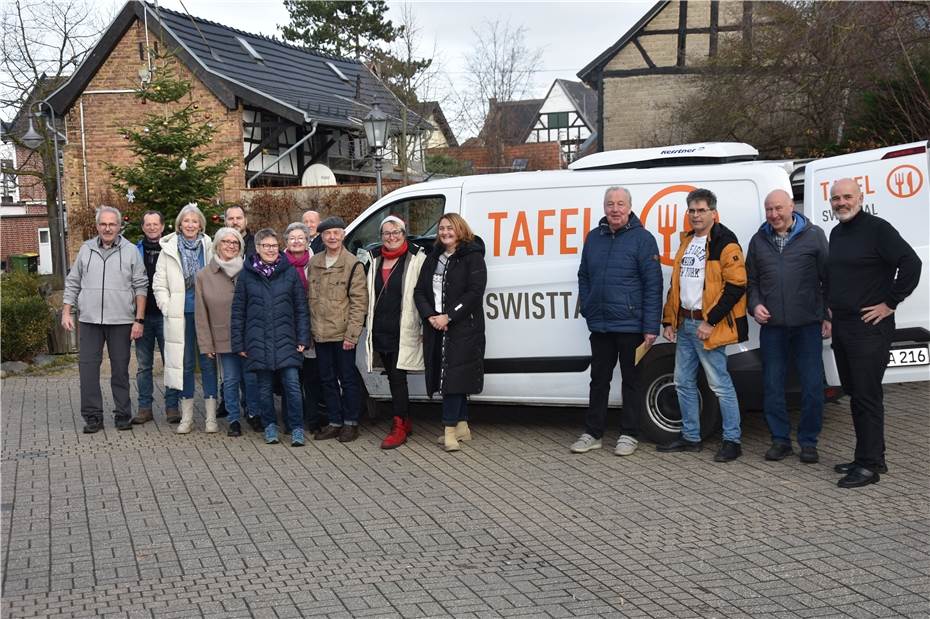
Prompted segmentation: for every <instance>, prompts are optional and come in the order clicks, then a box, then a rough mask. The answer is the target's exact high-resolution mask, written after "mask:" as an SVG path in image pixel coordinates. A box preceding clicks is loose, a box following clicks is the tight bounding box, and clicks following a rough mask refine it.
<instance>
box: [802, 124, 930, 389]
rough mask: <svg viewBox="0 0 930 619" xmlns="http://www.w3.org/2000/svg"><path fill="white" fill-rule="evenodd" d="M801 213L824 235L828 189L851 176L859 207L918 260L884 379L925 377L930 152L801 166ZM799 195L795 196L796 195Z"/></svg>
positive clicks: (830, 374) (884, 151)
mask: <svg viewBox="0 0 930 619" xmlns="http://www.w3.org/2000/svg"><path fill="white" fill-rule="evenodd" d="M803 178H804V214H805V215H807V216H808V217H809V218H810V219H811V221H813V222H814V223H815V224H817V225H818V226H820V227H821V228H823V230H824V232H826V234H827V237H829V236H830V231H831V230H832V229H833V228H834V226H836V224H837V221H836V219H835V217H834V216H833V210H832V209H831V208H830V187H831V185H832V184H833V183H834V182H835V181H837V180H839V179H841V178H852V179H853V180H855V181H857V182H858V183H859V188H860V189H861V190H862V193H863V208H864V209H865V210H867V211H868V212H870V213H872V214H873V215H877V216H879V217H881V218H882V219H884V220H886V221H888V222H889V223H891V225H893V226H894V227H895V229H896V230H897V231H898V232H899V233H900V234H901V236H902V237H903V238H904V240H905V241H907V242H908V243H910V245H911V246H912V247H913V248H914V251H916V252H917V255H918V256H919V257H920V260H921V262H923V268H922V269H921V272H920V283H919V284H918V285H917V288H916V289H915V290H914V292H913V293H912V294H911V296H910V297H908V298H907V299H906V300H905V301H904V302H903V303H901V304H900V305H898V307H897V309H896V310H895V327H896V332H895V341H894V343H893V344H892V350H891V355H890V358H889V364H888V369H887V371H886V372H885V378H884V382H886V383H900V382H910V381H923V380H930V348H928V342H930V285H928V283H927V280H928V275H927V271H928V269H930V153H928V142H914V143H912V144H903V145H901V146H891V147H887V148H879V149H876V150H870V151H865V152H861V153H851V154H848V155H840V156H838V157H830V158H827V159H820V160H817V161H813V162H811V163H808V164H807V165H806V166H805V168H804V169H803ZM797 197H798V196H795V198H797ZM825 369H826V373H827V382H828V383H830V384H833V385H835V384H839V377H838V376H837V375H836V364H835V362H834V360H833V355H832V354H831V355H829V358H827V359H826V363H825Z"/></svg>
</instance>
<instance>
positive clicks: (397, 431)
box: [381, 417, 410, 449]
mask: <svg viewBox="0 0 930 619" xmlns="http://www.w3.org/2000/svg"><path fill="white" fill-rule="evenodd" d="M409 425H410V422H409V421H408V420H405V419H404V418H403V417H394V425H393V426H391V433H390V434H388V435H387V436H386V437H385V438H384V440H383V441H381V449H394V448H395V447H400V446H401V445H403V444H404V443H406V442H407V434H409V431H408V430H407V428H408V427H409Z"/></svg>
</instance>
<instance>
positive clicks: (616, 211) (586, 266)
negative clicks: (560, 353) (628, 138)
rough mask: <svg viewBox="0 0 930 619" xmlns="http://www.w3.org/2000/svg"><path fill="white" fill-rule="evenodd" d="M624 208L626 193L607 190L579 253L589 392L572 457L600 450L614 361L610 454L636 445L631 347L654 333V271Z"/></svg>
mask: <svg viewBox="0 0 930 619" xmlns="http://www.w3.org/2000/svg"><path fill="white" fill-rule="evenodd" d="M631 209H632V198H631V196H630V192H629V190H627V189H626V188H625V187H609V188H608V189H607V191H606V192H605V193H604V217H603V218H602V219H601V221H600V224H599V225H598V227H597V228H596V229H594V230H592V231H591V232H590V233H589V234H588V237H587V239H586V241H585V246H584V249H583V250H582V252H581V266H580V267H579V268H578V294H579V295H580V301H581V314H582V315H583V316H584V317H585V320H586V321H587V323H588V330H589V331H591V336H590V341H591V391H590V395H589V406H588V415H587V418H586V420H585V424H586V426H587V427H586V429H585V432H584V434H582V435H581V436H580V437H579V438H578V440H577V441H575V442H574V443H573V444H572V446H571V451H572V452H573V453H585V452H588V451H591V450H592V449H600V447H601V437H603V435H604V427H605V425H606V418H607V401H608V397H609V395H610V379H611V376H612V375H613V372H614V367H615V366H616V365H617V360H618V359H619V361H620V376H621V378H622V380H623V383H622V395H623V410H622V411H621V414H620V438H618V439H617V446H616V448H615V449H614V453H615V454H616V455H618V456H629V455H631V454H632V453H633V452H634V451H636V447H637V446H638V444H639V442H638V439H637V436H638V435H639V418H640V415H641V413H642V408H643V399H642V392H641V390H640V385H639V376H638V371H637V368H636V349H637V347H638V346H640V344H642V343H643V342H645V343H646V345H647V346H651V345H652V343H653V342H654V341H655V339H656V337H657V336H658V334H659V323H660V320H661V313H662V267H660V266H659V247H658V245H657V244H656V240H655V237H653V236H652V234H650V233H649V232H648V231H647V230H646V229H645V228H643V226H642V224H641V223H640V221H639V218H638V217H636V215H634V214H633V213H632V212H631Z"/></svg>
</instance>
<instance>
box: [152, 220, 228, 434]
mask: <svg viewBox="0 0 930 619" xmlns="http://www.w3.org/2000/svg"><path fill="white" fill-rule="evenodd" d="M206 226H207V220H206V218H205V217H204V216H203V213H202V212H201V211H200V209H199V208H197V205H196V204H193V203H191V204H188V205H187V206H185V207H184V208H182V209H181V211H180V212H179V213H178V217H177V219H176V220H175V231H174V232H173V233H171V234H169V235H167V236H164V237H162V239H161V248H162V250H161V254H160V255H159V257H158V262H157V263H156V265H155V277H154V278H153V279H152V292H153V293H154V294H155V302H156V303H158V308H159V309H160V310H161V311H162V314H164V316H165V386H166V387H173V388H175V389H180V390H181V400H180V404H181V423H180V424H179V425H178V434H186V433H188V432H190V431H191V430H192V429H193V427H194V400H193V398H194V368H195V364H196V362H197V361H198V357H197V355H198V352H197V332H196V327H195V319H194V280H195V277H196V275H197V272H198V271H200V269H202V268H203V267H204V266H205V265H206V264H207V263H209V262H210V259H211V258H212V257H213V244H212V242H211V241H210V237H209V236H207V235H206V234H205V233H204V230H205V229H206ZM199 362H200V379H201V382H202V384H203V396H204V408H205V409H206V417H207V425H208V427H209V426H211V421H212V425H213V426H215V425H216V394H217V380H216V362H215V361H214V360H213V359H210V358H209V357H207V356H206V355H203V354H201V355H199Z"/></svg>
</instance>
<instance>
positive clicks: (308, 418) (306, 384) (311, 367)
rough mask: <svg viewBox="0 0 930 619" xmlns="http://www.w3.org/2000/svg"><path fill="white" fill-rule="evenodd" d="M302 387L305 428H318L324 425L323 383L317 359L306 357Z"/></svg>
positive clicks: (301, 377)
mask: <svg viewBox="0 0 930 619" xmlns="http://www.w3.org/2000/svg"><path fill="white" fill-rule="evenodd" d="M300 386H301V388H302V389H303V392H304V427H305V428H318V427H321V426H323V425H325V424H324V423H323V414H322V413H321V412H320V403H321V402H322V401H323V383H322V382H320V367H319V364H317V361H316V358H313V359H308V358H306V357H304V365H303V367H302V368H301V370H300Z"/></svg>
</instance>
